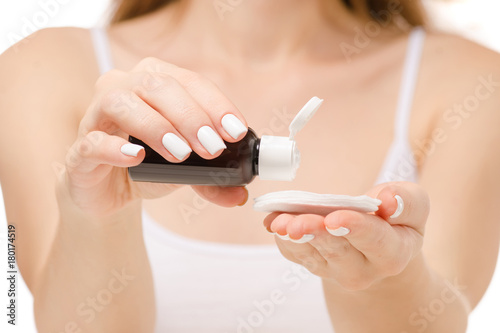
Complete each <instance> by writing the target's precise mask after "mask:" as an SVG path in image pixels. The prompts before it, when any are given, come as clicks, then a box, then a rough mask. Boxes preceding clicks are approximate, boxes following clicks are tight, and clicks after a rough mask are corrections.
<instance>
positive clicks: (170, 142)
mask: <svg viewBox="0 0 500 333" xmlns="http://www.w3.org/2000/svg"><path fill="white" fill-rule="evenodd" d="M161 142H162V143H163V146H164V147H165V148H166V149H167V150H168V151H169V152H170V154H172V155H174V156H175V158H177V159H178V160H183V159H184V158H185V157H186V156H187V155H188V154H189V153H191V152H192V149H191V147H189V145H188V144H187V143H185V142H184V141H182V139H181V138H179V137H178V136H177V135H175V134H174V133H167V134H165V135H164V136H163V138H162V140H161Z"/></svg>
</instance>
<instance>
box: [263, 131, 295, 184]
mask: <svg viewBox="0 0 500 333" xmlns="http://www.w3.org/2000/svg"><path fill="white" fill-rule="evenodd" d="M299 164H300V152H299V150H298V149H297V145H296V144H295V141H293V140H290V139H289V138H287V137H286V136H270V135H263V136H262V137H261V138H260V147H259V178H260V179H263V180H288V181H290V180H293V179H294V178H295V174H296V173H297V169H298V168H299Z"/></svg>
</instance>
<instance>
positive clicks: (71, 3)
mask: <svg viewBox="0 0 500 333" xmlns="http://www.w3.org/2000/svg"><path fill="white" fill-rule="evenodd" d="M55 1H57V2H55ZM424 1H425V3H426V6H427V8H428V10H429V13H430V14H431V16H432V19H433V22H434V24H435V25H436V26H437V27H439V28H440V29H443V30H447V31H452V32H456V33H460V34H462V35H463V36H466V37H467V38H470V39H473V40H476V41H477V42H479V43H481V44H483V45H485V46H488V47H490V48H492V49H494V50H497V51H498V52H500V1H498V0H462V1H451V2H450V1H436V0H424ZM48 3H52V4H54V3H56V4H57V6H48V7H47V6H42V4H48ZM109 3H110V1H109V0H22V1H5V0H4V1H1V2H0V53H1V52H3V51H4V50H5V49H6V48H8V47H9V46H11V45H12V40H14V39H15V38H16V37H15V36H16V35H17V36H22V30H23V26H24V27H25V30H26V27H27V26H29V25H30V24H27V23H26V22H31V23H32V24H33V25H34V27H35V28H36V29H38V28H45V27H48V26H79V27H90V26H93V25H95V24H102V23H103V22H105V20H104V18H103V17H104V16H105V15H104V13H105V12H106V8H107V7H108V4H109ZM44 8H45V9H44ZM44 12H47V13H48V14H49V15H44ZM46 17H48V19H47V20H45V18H46ZM25 32H31V31H29V29H28V31H25ZM22 37H24V36H22ZM0 75H1V73H0ZM5 220H6V219H5V211H4V207H3V200H2V196H1V193H0V226H1V228H2V229H1V231H0V258H1V259H0V261H2V264H0V267H2V268H5V265H6V260H5V259H6V257H7V255H6V248H7V246H6V239H5V229H4V226H5V225H6V224H7V222H6V221H5ZM499 263H500V260H499ZM498 267H500V265H497V268H498ZM1 271H4V270H3V269H2V270H0V272H1ZM5 271H6V269H5ZM3 276H4V273H0V295H1V296H0V308H1V309H3V310H0V331H2V332H23V333H24V332H26V333H28V332H35V331H36V330H35V326H34V323H33V313H32V297H31V295H30V293H29V291H28V289H27V288H26V286H25V285H24V282H23V281H22V280H20V281H19V282H18V295H19V296H18V299H17V302H18V306H19V308H18V325H17V326H16V327H12V326H11V325H7V324H6V316H5V313H6V309H5V306H6V305H5V306H4V304H5V302H6V299H7V296H6V291H7V285H6V280H5V278H4V277H3ZM61 292H62V291H61ZM499 309H500V268H499V269H497V271H496V273H495V276H494V278H493V282H492V283H491V285H490V287H489V289H488V291H487V293H486V295H485V296H484V298H483V299H482V301H481V303H480V304H479V306H478V307H477V308H476V309H475V310H474V312H473V313H472V315H471V316H470V324H469V329H468V333H498V332H500V316H499V315H500V313H499ZM5 329H7V330H5Z"/></svg>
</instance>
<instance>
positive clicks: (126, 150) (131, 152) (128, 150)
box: [120, 143, 144, 157]
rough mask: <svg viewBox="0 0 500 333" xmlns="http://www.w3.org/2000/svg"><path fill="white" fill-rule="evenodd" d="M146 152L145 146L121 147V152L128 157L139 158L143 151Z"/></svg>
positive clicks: (132, 144) (128, 144) (131, 145)
mask: <svg viewBox="0 0 500 333" xmlns="http://www.w3.org/2000/svg"><path fill="white" fill-rule="evenodd" d="M141 150H144V147H143V146H140V145H136V144H134V143H126V144H124V145H123V146H121V148H120V151H121V152H122V153H123V154H125V155H127V156H132V157H137V154H138V153H139V152H140V151H141Z"/></svg>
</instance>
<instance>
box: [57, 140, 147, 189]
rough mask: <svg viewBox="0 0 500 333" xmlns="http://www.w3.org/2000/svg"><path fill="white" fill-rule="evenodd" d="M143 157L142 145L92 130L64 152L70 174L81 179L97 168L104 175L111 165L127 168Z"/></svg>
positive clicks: (93, 175)
mask: <svg viewBox="0 0 500 333" xmlns="http://www.w3.org/2000/svg"><path fill="white" fill-rule="evenodd" d="M144 157H145V152H144V148H143V147H140V146H138V145H134V144H131V143H129V142H128V141H127V140H125V139H123V138H121V137H118V136H113V135H109V134H107V133H104V132H100V131H93V132H90V133H88V134H87V135H86V136H84V137H83V138H80V139H78V140H77V141H75V143H74V144H73V145H72V146H71V148H70V149H69V151H68V153H67V154H66V168H67V170H68V171H69V172H70V173H71V174H72V175H74V176H76V177H79V178H80V179H82V180H83V177H84V176H82V175H88V174H90V173H91V172H93V171H96V170H97V169H99V170H98V171H99V174H101V175H103V176H104V175H105V174H106V171H108V172H109V170H110V169H111V168H112V167H113V166H116V167H123V168H127V167H132V166H136V165H139V164H140V163H141V161H142V160H143V159H144ZM91 176H92V177H93V179H97V178H99V177H98V176H97V177H96V174H95V173H94V174H92V175H91ZM89 177H90V175H89ZM97 180H98V179H97ZM89 185H90V184H89Z"/></svg>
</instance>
